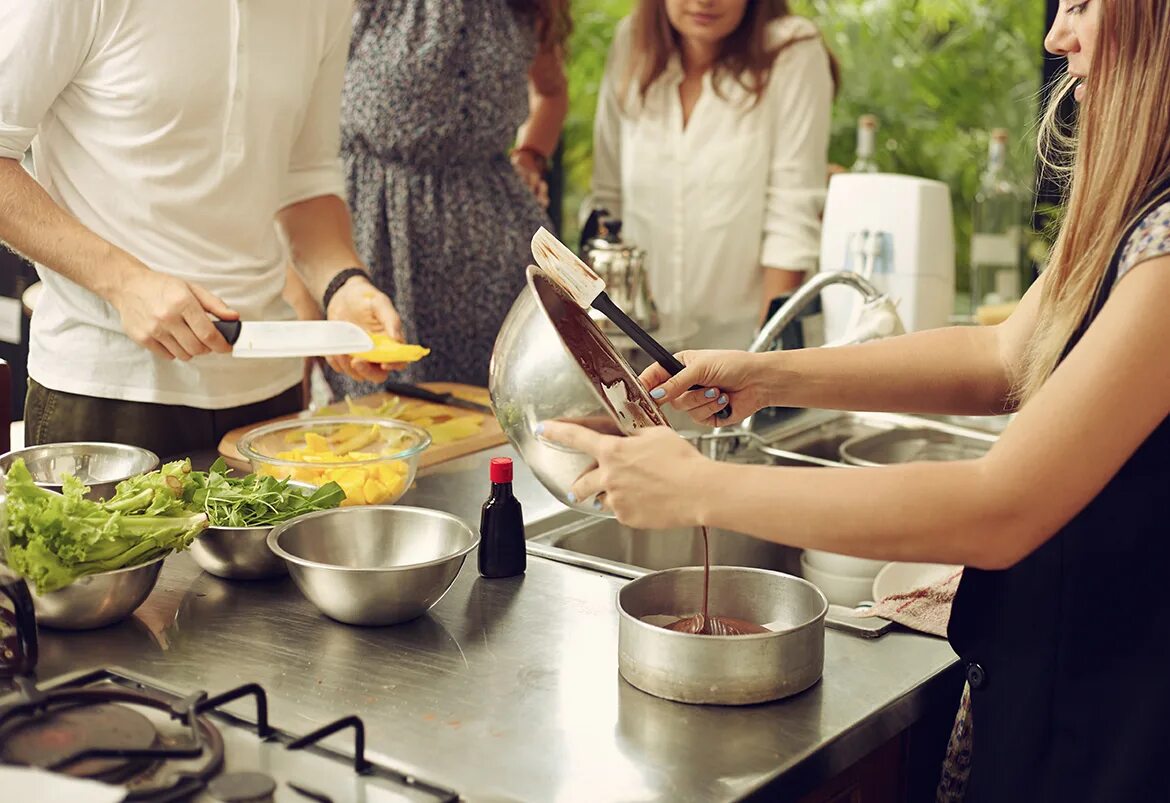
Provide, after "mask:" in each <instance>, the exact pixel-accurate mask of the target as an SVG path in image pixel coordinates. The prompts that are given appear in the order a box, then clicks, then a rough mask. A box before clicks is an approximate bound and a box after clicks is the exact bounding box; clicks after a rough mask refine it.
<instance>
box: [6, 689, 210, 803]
mask: <svg viewBox="0 0 1170 803" xmlns="http://www.w3.org/2000/svg"><path fill="white" fill-rule="evenodd" d="M18 686H19V688H20V691H19V693H18V694H17V695H16V697H15V702H11V703H8V702H7V701H6V702H5V704H0V745H2V748H0V762H3V763H12V764H22V765H26V766H35V767H40V768H42V769H47V770H52V771H54V772H62V773H67V774H70V775H74V776H78V777H86V778H92V779H94V780H102V781H105V782H107V783H114V784H118V785H122V786H125V787H126V788H127V790H128V791H127V797H126V799H127V800H132V801H156V800H157V801H171V800H180V799H186V798H187V797H190V795H191V794H193V793H194V792H196V791H198V790H199V789H201V788H203V786H204V785H205V784H206V783H207V781H208V780H209V779H210V778H212V777H214V776H215V774H216V773H218V772H219V771H220V769H221V768H222V767H223V738H222V736H221V735H220V733H219V731H218V729H217V728H216V727H215V726H214V725H213V724H212V723H211V722H210V721H209V720H208V719H207V718H206V717H203V716H200V713H201V711H200V705H202V704H204V701H205V699H206V695H203V694H199V695H195V696H192V697H188V698H186V699H182V700H178V701H175V702H169V701H167V700H163V699H159V698H157V697H153V696H151V695H149V694H144V693H142V692H139V691H133V690H130V689H125V688H119V687H117V686H113V685H98V686H82V687H72V686H61V687H57V688H53V689H47V690H46V689H38V688H37V687H36V686H33V685H31V684H29V683H22V684H18ZM7 699H10V698H6V700H7ZM151 717H154V719H153V720H152V719H151ZM163 728H165V730H163Z"/></svg>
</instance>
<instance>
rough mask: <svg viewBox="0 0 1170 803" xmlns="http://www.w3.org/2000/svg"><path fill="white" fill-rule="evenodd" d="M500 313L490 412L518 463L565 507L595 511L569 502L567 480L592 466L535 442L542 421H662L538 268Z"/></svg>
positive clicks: (618, 430)
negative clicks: (503, 316)
mask: <svg viewBox="0 0 1170 803" xmlns="http://www.w3.org/2000/svg"><path fill="white" fill-rule="evenodd" d="M527 279H528V286H527V288H526V289H525V290H524V292H523V293H521V294H520V297H519V298H518V299H517V300H516V303H515V304H514V305H513V306H512V310H511V312H509V313H508V317H507V319H506V320H505V321H504V325H503V327H502V328H501V329H500V333H499V336H498V337H497V338H496V343H495V348H494V349H493V351H492V360H491V370H490V375H489V380H488V386H489V389H490V391H491V397H492V407H493V408H494V409H495V411H496V417H497V418H498V419H499V422H500V426H501V427H502V428H503V430H504V434H505V435H507V437H508V440H509V441H511V443H512V445H513V446H514V447H515V448H516V451H518V452H519V453H520V455H521V456H522V457H523V459H524V462H525V463H526V464H527V465H528V466H529V468H531V469H532V472H533V473H534V474H535V475H536V477H537V478H538V479H539V480H540V481H541V483H542V484H543V485H544V486H545V487H546V488H547V489H548V490H549V492H550V493H551V494H552V495H553V496H555V497H556V498H557V499H559V500H560V501H561V502H562V503H564V504H565V505H568V506H570V507H573V508H576V509H578V510H582V511H585V512H589V513H595V512H596V511H594V509H593V506H592V501H591V500H588V499H586V500H576V501H570V497H569V491H570V490H571V489H572V487H573V483H575V482H576V481H577V479H578V478H579V477H580V476H581V475H582V474H583V473H585V472H586V471H587V470H588V469H589V468H590V467H592V465H593V460H592V459H591V458H589V457H588V456H586V455H583V454H581V453H579V452H576V451H573V450H570V449H566V448H563V447H561V446H557V445H555V444H552V443H549V442H548V441H545V440H542V439H541V438H539V437H538V436H537V434H536V427H537V425H538V424H540V423H541V422H543V421H551V420H557V421H570V422H573V423H577V424H582V425H585V426H588V427H591V428H593V429H596V430H598V431H601V432H607V433H610V434H615V435H616V434H622V435H631V434H633V433H634V431H635V430H638V429H641V428H644V427H653V426H665V425H667V422H666V418H665V417H664V416H663V415H662V412H661V411H660V410H659V409H658V405H657V404H655V402H654V400H653V399H651V398H650V394H649V393H647V392H646V389H645V387H643V385H642V383H641V381H640V380H639V379H638V376H637V374H635V373H634V371H633V370H632V369H631V368H630V366H629V365H628V364H627V363H626V361H625V360H624V359H622V357H621V355H620V354H619V353H618V351H617V349H616V348H614V346H613V344H612V343H610V342H609V339H608V338H607V337H606V336H605V335H604V334H603V333H602V331H601V330H600V329H599V328H598V327H597V324H596V323H595V322H594V321H593V320H592V319H590V317H589V315H588V314H587V313H586V312H585V311H584V310H582V309H581V308H580V307H578V306H577V305H576V304H574V303H573V302H572V300H570V299H569V297H568V296H567V295H565V294H564V292H563V291H562V290H561V289H560V288H559V287H558V286H557V285H556V283H555V282H554V281H553V280H552V279H550V278H549V277H548V276H547V275H546V274H545V273H544V272H543V271H542V270H541V269H540V268H537V267H534V266H530V267H529V268H528V273H527Z"/></svg>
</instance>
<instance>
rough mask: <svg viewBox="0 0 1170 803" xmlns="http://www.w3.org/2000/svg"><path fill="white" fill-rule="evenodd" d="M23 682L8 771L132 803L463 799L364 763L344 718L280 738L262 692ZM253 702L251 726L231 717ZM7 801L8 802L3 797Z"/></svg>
mask: <svg viewBox="0 0 1170 803" xmlns="http://www.w3.org/2000/svg"><path fill="white" fill-rule="evenodd" d="M15 684H16V690H15V692H14V693H11V694H7V695H5V694H3V693H2V692H0V765H3V764H15V765H31V766H36V767H41V768H43V769H46V770H50V771H52V772H61V773H69V774H70V775H75V776H84V777H88V778H91V779H93V780H102V781H105V782H107V783H112V784H115V785H120V786H124V787H125V788H126V790H127V794H126V798H125V799H126V801H128V802H132V803H177V801H183V802H184V803H192V801H213V800H214V801H222V803H269V801H274V800H275V799H276V797H277V795H278V794H284V795H285V796H286V797H288V799H289V800H292V799H294V796H295V797H296V799H303V800H306V801H313V803H333V801H341V800H353V799H355V798H354V797H353V793H354V791H355V788H356V789H358V790H360V795H359V798H357V799H363V800H364V799H367V796H369V797H368V799H369V800H402V801H417V802H418V803H455V802H456V801H458V800H459V799H460V798H459V795H458V794H457V793H455V792H454V791H452V790H450V789H446V788H444V787H442V786H438V785H436V784H432V783H429V782H427V781H425V780H423V779H422V778H419V777H417V776H416V775H415V774H414V773H409V772H403V771H400V770H396V769H394V768H392V767H389V766H387V765H386V764H384V763H381V762H377V763H375V762H371V761H370V760H368V759H367V758H366V755H365V726H364V724H363V723H362V720H361V719H360V718H359V717H356V716H347V717H342V718H341V719H338V720H336V721H334V722H330V723H328V724H325V725H322V726H321V727H319V728H317V729H316V730H314V731H312V732H311V733H307V734H305V735H303V736H300V737H297V736H295V735H293V734H291V733H288V732H287V731H283V730H280V729H277V728H273V727H272V726H271V725H270V724H269V723H268V696H267V695H266V694H265V692H264V689H263V688H262V687H261V686H259V685H258V684H255V683H248V684H245V685H243V686H238V687H236V688H234V689H230V690H228V691H225V692H223V693H222V694H218V695H215V696H212V697H209V696H208V695H207V694H205V693H204V692H196V693H194V694H190V695H188V696H186V697H181V696H179V695H177V694H175V693H174V692H171V691H168V690H166V689H164V688H160V687H158V686H155V685H153V684H151V683H149V682H148V681H146V680H143V679H139V678H134V677H131V676H129V675H127V674H124V673H122V672H120V671H115V670H112V669H95V670H91V671H86V672H79V673H76V674H73V675H68V676H64V677H60V678H57V679H55V680H53V681H51V682H50V683H47V684H45V685H40V686H38V685H37V684H36V682H35V681H34V680H33V679H32V678H31V677H29V676H27V675H25V676H18V677H17V678H16V680H15ZM245 700H247V701H249V702H250V703H251V706H250V709H251V712H252V718H251V719H245V718H244V716H243V715H242V714H237V713H233V712H232V711H230V710H225V709H224V707H225V706H229V705H232V704H234V703H239V702H242V701H245ZM221 727H222V728H223V730H222V731H221V730H220V728H221ZM343 731H349V732H352V738H353V742H352V744H353V748H352V753H351V754H350V755H346V754H345V753H341V752H339V751H337V750H336V749H333V748H330V747H327V746H325V745H324V744H322V743H321V742H322V741H323V740H325V739H328V738H329V737H331V736H333V735H335V734H338V733H340V732H343ZM225 740H227V745H230V749H229V748H228V747H226V746H225ZM225 754H226V755H225ZM347 768H348V771H346V769H347ZM257 769H260V770H262V771H261V772H256V771H255V770H257ZM339 771H340V772H339ZM346 775H351V778H347V777H346ZM304 779H310V780H308V783H305V782H304ZM282 784H283V787H282V786H281V785H282ZM355 785H356V786H355ZM317 787H319V788H317ZM282 790H287V793H286V792H285V791H282ZM384 794H388V795H392V797H391V796H384ZM281 799H282V800H283V799H284V798H283V797H282V798H281ZM0 800H2V801H4V802H5V803H7V801H6V798H5V797H4V794H3V790H0Z"/></svg>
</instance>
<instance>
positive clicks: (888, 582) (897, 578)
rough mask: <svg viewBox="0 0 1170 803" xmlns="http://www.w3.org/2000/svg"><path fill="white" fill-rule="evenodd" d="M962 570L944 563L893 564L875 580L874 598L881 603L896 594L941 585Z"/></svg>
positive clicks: (879, 573) (883, 570)
mask: <svg viewBox="0 0 1170 803" xmlns="http://www.w3.org/2000/svg"><path fill="white" fill-rule="evenodd" d="M960 568H962V567H961V566H947V565H945V564H942V563H891V564H890V565H888V566H886V568H884V569H882V570H881V571H880V572H878V575H877V577H875V578H873V598H874V599H875V600H878V601H881V600H883V599H885V598H886V597H889V596H893V595H894V594H905V593H906V592H908V591H913V590H914V589H916V588H924V587H926V586H931V585H934V584H936V583H941V582H942V581H943V580H946V579H947V578H948V577H950V576H951V575H952V574H954V573H955V572H957V571H958V570H959V569H960Z"/></svg>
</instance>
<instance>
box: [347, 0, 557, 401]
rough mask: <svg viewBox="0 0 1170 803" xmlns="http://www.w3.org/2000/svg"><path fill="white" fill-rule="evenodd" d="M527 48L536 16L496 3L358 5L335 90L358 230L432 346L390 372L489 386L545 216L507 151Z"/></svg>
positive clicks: (409, 319)
mask: <svg viewBox="0 0 1170 803" xmlns="http://www.w3.org/2000/svg"><path fill="white" fill-rule="evenodd" d="M535 53H536V32H535V27H534V25H533V24H531V23H529V22H527V21H526V20H524V19H522V18H521V17H519V16H517V15H516V14H515V13H514V12H513V11H512V10H511V9H510V8H509V7H508V4H507V2H506V0H358V2H357V3H356V10H355V14H354V33H353V41H352V45H351V48H350V61H349V68H348V71H347V74H346V79H345V88H344V93H343V96H342V156H343V160H344V163H345V169H346V171H347V174H348V181H349V202H350V208H351V210H352V212H353V218H354V236H355V240H356V244H357V248H358V253H359V254H360V255H361V256H362V258H363V259H364V260H365V261H366V264H367V265H368V266H369V267H370V270H371V272H372V273H373V276H374V281H375V282H376V283H377V284H378V286H379V287H380V288H382V289H383V290H385V291H386V292H387V293H388V294H389V295H390V297H391V298H392V299H393V300H394V304H395V306H396V307H397V308H398V311H399V314H400V315H401V316H402V320H403V323H404V325H405V330H406V336H407V338H408V339H409V340H410V341H411V342H416V343H421V344H422V345H425V346H427V347H429V348H430V349H431V350H432V353H431V355H430V356H429V357H427V358H426V359H424V360H423V361H422V362H420V363H418V364H417V365H415V366H412V367H411V368H410V369H408V370H407V371H405V372H404V373H401V374H398V375H396V376H395V377H394V378H395V379H398V380H405V381H412V382H419V381H428V380H432V381H434V380H445V381H455V382H467V383H471V384H476V385H485V384H486V383H487V376H488V363H489V360H490V357H491V351H492V346H493V344H494V342H495V337H496V333H497V332H498V331H499V328H500V324H502V323H503V320H504V317H505V315H506V314H507V312H508V310H509V309H510V308H511V305H512V303H513V302H514V301H515V300H516V297H517V296H518V295H519V294H520V292H521V290H523V288H524V269H525V268H526V267H527V266H528V265H529V264H530V263H531V262H532V256H531V251H530V249H529V241H530V240H531V238H532V235H533V233H534V232H535V231H536V229H537V228H538V227H540V226H542V225H544V226H547V225H549V224H548V219H547V216H546V214H545V212H544V210H543V209H541V207H540V206H539V204H538V203H537V202H536V200H535V198H534V197H533V196H532V193H531V192H529V190H528V189H527V188H526V187H525V186H524V184H523V183H522V182H521V181H520V179H519V177H518V176H517V175H516V174H515V171H514V170H513V168H512V166H511V163H510V162H509V161H508V157H507V151H508V148H509V147H510V146H511V145H512V143H513V141H514V139H515V136H516V130H517V128H518V127H519V126H520V125H521V124H522V123H523V122H524V120H525V119H526V118H527V116H528V84H527V76H528V68H529V66H530V65H531V63H532V59H533V57H534V55H535ZM330 385H331V386H332V388H333V391H334V392H335V393H337V394H343V393H350V394H354V395H357V394H360V393H365V392H370V391H372V390H376V388H375V387H373V386H370V385H363V384H360V383H358V382H355V381H354V380H351V379H349V378H347V377H341V376H336V375H331V376H330Z"/></svg>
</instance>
